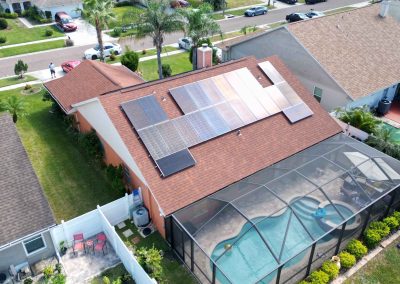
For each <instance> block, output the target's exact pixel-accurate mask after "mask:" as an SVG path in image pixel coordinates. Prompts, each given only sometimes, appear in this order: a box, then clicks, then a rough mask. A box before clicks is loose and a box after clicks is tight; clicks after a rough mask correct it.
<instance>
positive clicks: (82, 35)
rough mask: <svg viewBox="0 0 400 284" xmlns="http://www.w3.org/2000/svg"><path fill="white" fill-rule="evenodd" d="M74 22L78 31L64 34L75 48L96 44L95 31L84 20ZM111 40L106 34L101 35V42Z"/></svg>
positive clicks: (79, 19)
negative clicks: (72, 42)
mask: <svg viewBox="0 0 400 284" xmlns="http://www.w3.org/2000/svg"><path fill="white" fill-rule="evenodd" d="M74 22H75V23H76V24H77V26H78V29H77V30H76V31H74V32H71V33H66V35H67V36H69V37H70V38H71V39H72V40H73V41H74V45H75V46H82V45H89V44H93V45H94V44H96V43H97V35H96V29H95V27H94V26H92V25H91V24H89V23H88V22H86V21H85V20H83V19H81V18H78V19H75V20H74ZM111 39H112V38H111V37H110V36H108V35H107V34H103V41H110V40H111Z"/></svg>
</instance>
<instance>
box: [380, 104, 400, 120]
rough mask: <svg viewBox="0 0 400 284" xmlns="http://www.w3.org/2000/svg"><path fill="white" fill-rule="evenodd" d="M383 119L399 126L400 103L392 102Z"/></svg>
mask: <svg viewBox="0 0 400 284" xmlns="http://www.w3.org/2000/svg"><path fill="white" fill-rule="evenodd" d="M384 118H387V119H389V120H392V121H394V122H396V123H397V124H400V103H399V102H393V103H392V106H391V107H390V110H389V112H388V113H387V114H386V115H385V116H384Z"/></svg>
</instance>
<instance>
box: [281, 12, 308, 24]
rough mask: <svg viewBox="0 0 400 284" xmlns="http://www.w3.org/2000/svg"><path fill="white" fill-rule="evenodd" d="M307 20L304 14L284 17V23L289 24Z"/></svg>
mask: <svg viewBox="0 0 400 284" xmlns="http://www.w3.org/2000/svg"><path fill="white" fill-rule="evenodd" d="M306 19H308V17H307V15H306V14H304V13H292V14H289V15H287V16H286V21H288V22H289V23H293V22H298V21H302V20H306Z"/></svg>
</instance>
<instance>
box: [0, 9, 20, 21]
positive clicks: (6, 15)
mask: <svg viewBox="0 0 400 284" xmlns="http://www.w3.org/2000/svg"><path fill="white" fill-rule="evenodd" d="M7 10H8V9H6V12H5V13H0V18H5V19H16V18H18V14H17V13H10V10H8V12H7Z"/></svg>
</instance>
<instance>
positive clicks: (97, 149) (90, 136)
mask: <svg viewBox="0 0 400 284" xmlns="http://www.w3.org/2000/svg"><path fill="white" fill-rule="evenodd" d="M78 143H79V144H80V145H81V146H82V148H83V149H84V150H85V152H86V153H87V154H88V155H89V156H90V157H92V158H94V159H95V160H96V161H101V160H102V159H103V157H104V148H103V145H102V144H101V141H100V139H99V137H98V136H97V134H96V131H94V130H92V131H90V132H88V133H81V134H79V136H78Z"/></svg>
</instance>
